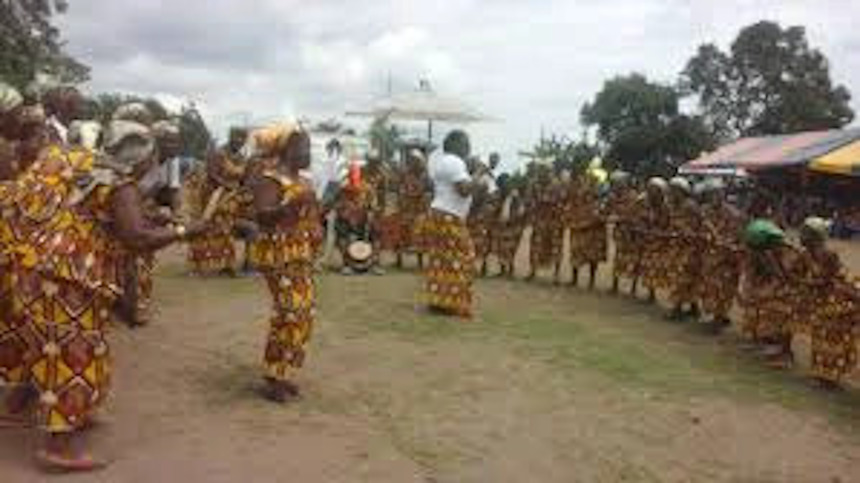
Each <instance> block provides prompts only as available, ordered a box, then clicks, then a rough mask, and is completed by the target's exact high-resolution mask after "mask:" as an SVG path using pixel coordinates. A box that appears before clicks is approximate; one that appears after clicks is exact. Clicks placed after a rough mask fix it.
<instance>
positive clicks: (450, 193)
mask: <svg viewBox="0 0 860 483" xmlns="http://www.w3.org/2000/svg"><path fill="white" fill-rule="evenodd" d="M428 171H429V174H430V179H431V180H432V181H433V204H432V205H431V207H432V208H433V209H434V210H439V211H443V212H445V213H449V214H452V215H454V216H457V217H459V218H461V219H463V220H465V219H466V217H467V216H468V215H469V208H471V206H472V197H471V196H462V195H460V193H458V192H457V188H456V185H457V184H458V183H463V182H468V181H471V179H472V177H471V176H469V170H468V169H466V163H465V161H463V160H462V159H460V157H459V156H455V155H453V154H447V153H446V154H436V155H434V156H431V157H430V163H429V166H428Z"/></svg>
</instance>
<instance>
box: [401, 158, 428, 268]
mask: <svg viewBox="0 0 860 483" xmlns="http://www.w3.org/2000/svg"><path fill="white" fill-rule="evenodd" d="M431 192H432V186H431V183H430V178H429V177H428V176H427V162H426V159H425V157H424V154H423V153H422V152H421V151H419V150H417V149H414V150H412V151H411V152H410V153H409V156H408V158H407V160H406V166H405V167H404V169H403V171H402V174H401V176H400V180H399V183H398V186H397V203H398V209H397V211H398V221H399V222H400V233H399V238H398V241H399V243H398V245H397V267H398V268H402V267H403V257H404V255H406V254H408V253H410V252H415V253H416V254H417V256H418V268H419V269H421V270H423V269H424V254H423V253H422V251H421V249H420V246H419V243H418V237H417V236H416V233H419V232H420V231H421V228H420V226H419V225H420V224H421V222H422V221H423V220H424V219H425V218H426V217H427V212H428V211H429V210H430V193H431Z"/></svg>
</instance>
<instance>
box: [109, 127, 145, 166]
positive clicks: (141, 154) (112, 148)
mask: <svg viewBox="0 0 860 483" xmlns="http://www.w3.org/2000/svg"><path fill="white" fill-rule="evenodd" d="M132 140H134V141H137V142H131V141H132ZM104 147H105V151H107V153H108V154H110V155H111V156H112V158H113V162H114V163H116V164H118V165H119V166H124V167H126V168H129V170H130V168H134V166H136V165H138V164H139V163H141V162H143V161H145V160H147V159H148V158H149V157H151V156H152V155H153V154H154V153H155V138H153V136H152V132H151V131H150V130H149V128H147V127H146V126H144V125H143V124H139V123H136V122H132V121H112V122H111V123H110V125H109V126H108V129H107V134H106V135H105V142H104Z"/></svg>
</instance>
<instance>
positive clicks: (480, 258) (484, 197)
mask: <svg viewBox="0 0 860 483" xmlns="http://www.w3.org/2000/svg"><path fill="white" fill-rule="evenodd" d="M472 176H473V177H476V178H483V177H485V176H490V175H489V169H488V167H486V166H484V165H482V164H481V163H480V161H476V162H475V163H474V164H473V172H472ZM493 184H495V181H493ZM494 188H495V187H494ZM500 203H501V201H500V199H499V194H498V191H497V190H496V189H493V190H492V191H489V190H488V191H487V192H485V193H481V194H480V195H477V196H475V197H474V199H473V200H472V207H471V209H470V210H469V218H468V220H467V221H466V225H467V226H468V227H469V235H470V236H471V237H472V243H473V244H474V246H475V259H476V260H477V264H478V267H479V269H478V270H479V271H478V273H479V274H480V276H481V277H486V276H487V261H488V260H487V259H488V258H489V257H490V254H491V253H492V251H493V246H494V245H493V244H494V240H495V236H496V234H495V233H494V232H493V227H494V222H495V218H496V217H497V216H498V211H499V205H500Z"/></svg>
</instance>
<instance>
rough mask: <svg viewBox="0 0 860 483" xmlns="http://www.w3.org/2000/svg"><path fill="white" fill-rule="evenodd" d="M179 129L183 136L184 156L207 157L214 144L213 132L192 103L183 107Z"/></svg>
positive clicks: (182, 152) (182, 149)
mask: <svg viewBox="0 0 860 483" xmlns="http://www.w3.org/2000/svg"><path fill="white" fill-rule="evenodd" d="M179 131H180V134H181V136H182V148H181V151H180V153H181V154H182V156H188V157H192V158H195V159H205V158H206V156H207V154H208V153H209V151H210V150H212V149H213V148H214V147H215V146H214V143H215V141H214V139H213V138H212V133H211V132H210V131H209V128H208V127H207V126H206V122H205V121H204V120H203V117H202V116H201V115H200V112H199V111H198V110H197V108H196V107H195V106H194V105H193V104H192V105H188V106H185V107H183V108H182V113H181V114H180V116H179Z"/></svg>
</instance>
